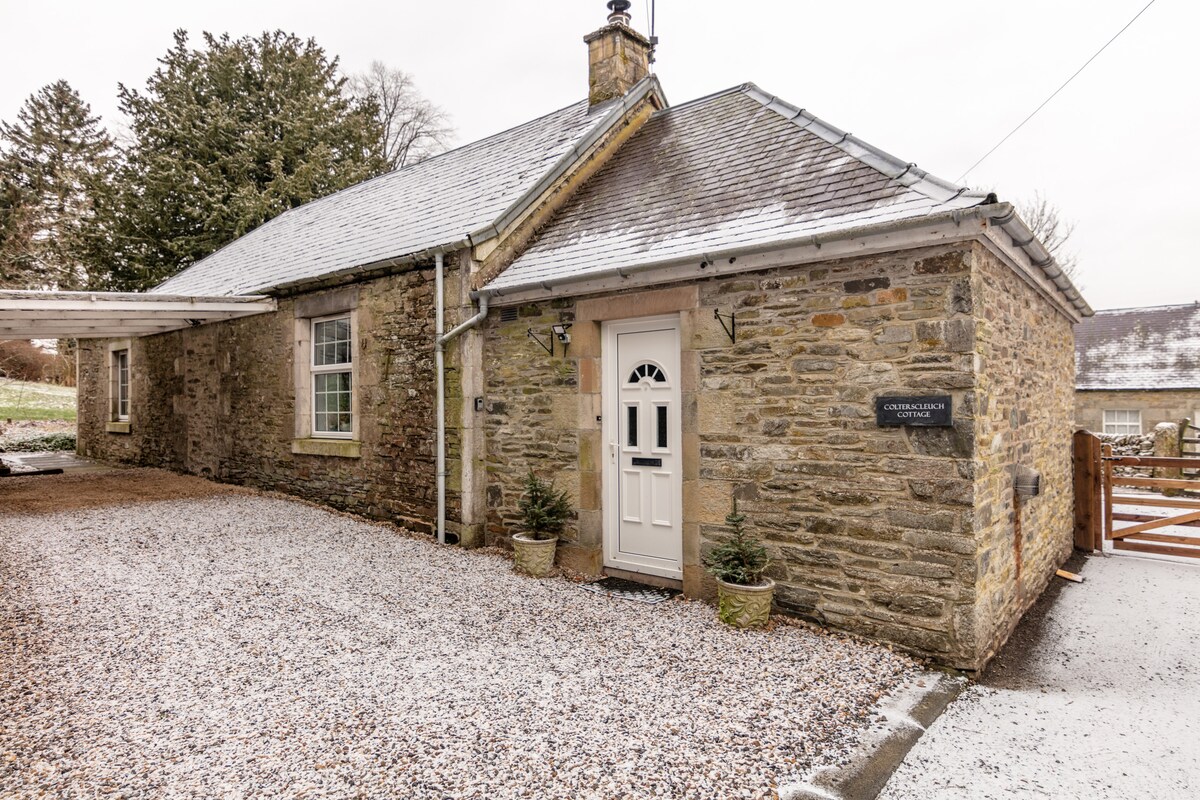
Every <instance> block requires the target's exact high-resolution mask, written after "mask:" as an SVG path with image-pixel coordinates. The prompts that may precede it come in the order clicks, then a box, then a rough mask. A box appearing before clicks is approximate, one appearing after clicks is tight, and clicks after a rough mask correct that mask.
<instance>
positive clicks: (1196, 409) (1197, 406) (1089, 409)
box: [1075, 375, 1200, 434]
mask: <svg viewBox="0 0 1200 800" xmlns="http://www.w3.org/2000/svg"><path fill="white" fill-rule="evenodd" d="M1197 380H1198V381H1200V375H1198V376H1197ZM1105 409H1109V410H1112V411H1116V410H1122V411H1141V412H1142V433H1144V434H1148V433H1150V432H1152V431H1153V430H1154V427H1155V426H1156V425H1158V424H1159V423H1160V422H1175V423H1179V422H1182V421H1183V420H1185V419H1191V420H1193V421H1196V417H1197V416H1198V415H1200V389H1192V390H1190V391H1183V390H1163V391H1113V392H1106V391H1096V390H1087V391H1077V392H1075V425H1076V427H1079V428H1083V429H1085V430H1089V431H1091V432H1092V433H1103V432H1104V410H1105Z"/></svg>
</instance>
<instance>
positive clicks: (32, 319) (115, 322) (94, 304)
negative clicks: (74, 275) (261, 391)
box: [0, 291, 275, 339]
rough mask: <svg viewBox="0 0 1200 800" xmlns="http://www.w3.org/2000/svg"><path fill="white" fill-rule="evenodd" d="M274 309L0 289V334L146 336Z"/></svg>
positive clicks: (164, 297) (261, 301) (180, 298)
mask: <svg viewBox="0 0 1200 800" xmlns="http://www.w3.org/2000/svg"><path fill="white" fill-rule="evenodd" d="M274 310H275V300H273V299H272V298H269V297H260V296H241V297H191V296H187V295H170V294H135V293H124V292H22V291H0V339H114V338H126V337H134V336H149V335H151V334H155V333H164V332H166V331H174V330H179V329H181V328H191V327H195V326H197V325H203V324H204V323H206V322H218V321H220V320H225V319H234V318H235V317H248V316H252V315H254V314H263V313H266V312H268V311H274Z"/></svg>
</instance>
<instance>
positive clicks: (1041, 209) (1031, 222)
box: [1017, 192, 1079, 283]
mask: <svg viewBox="0 0 1200 800" xmlns="http://www.w3.org/2000/svg"><path fill="white" fill-rule="evenodd" d="M1017 213H1019V214H1020V215H1021V219H1023V220H1025V224H1026V225H1028V226H1029V229H1030V230H1031V231H1033V233H1034V235H1035V236H1037V237H1038V239H1039V240H1041V242H1042V244H1043V245H1044V246H1045V248H1046V249H1047V250H1048V251H1049V252H1050V255H1052V256H1054V260H1055V261H1057V262H1058V266H1059V267H1061V268H1062V271H1063V272H1065V273H1066V274H1067V277H1068V278H1070V279H1071V280H1072V281H1074V282H1075V283H1078V282H1079V281H1078V279H1079V256H1078V255H1077V254H1076V253H1075V251H1074V250H1070V249H1068V248H1067V242H1068V241H1069V240H1070V238H1071V234H1072V233H1074V232H1075V223H1073V222H1067V221H1066V220H1064V219H1063V218H1062V214H1061V213H1060V212H1059V210H1058V206H1056V205H1054V204H1053V203H1051V202H1050V201H1049V200H1047V199H1046V197H1045V196H1044V195H1043V194H1042V193H1041V192H1036V193H1034V195H1033V199H1032V200H1027V201H1024V202H1019V203H1017Z"/></svg>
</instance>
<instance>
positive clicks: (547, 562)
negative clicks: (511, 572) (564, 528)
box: [512, 533, 558, 578]
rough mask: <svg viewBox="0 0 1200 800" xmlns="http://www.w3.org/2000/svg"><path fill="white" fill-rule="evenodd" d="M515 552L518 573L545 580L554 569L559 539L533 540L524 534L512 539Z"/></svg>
mask: <svg viewBox="0 0 1200 800" xmlns="http://www.w3.org/2000/svg"><path fill="white" fill-rule="evenodd" d="M512 543H513V552H514V553H515V554H516V559H515V563H514V565H513V566H514V567H515V568H516V570H517V572H524V573H525V574H526V575H532V576H533V577H535V578H544V577H546V576H547V575H549V574H550V570H551V569H552V568H553V567H554V548H555V547H556V546H557V545H558V537H555V538H553V539H532V538H530V537H529V536H527V535H526V534H524V533H517V534H514V535H513V537H512Z"/></svg>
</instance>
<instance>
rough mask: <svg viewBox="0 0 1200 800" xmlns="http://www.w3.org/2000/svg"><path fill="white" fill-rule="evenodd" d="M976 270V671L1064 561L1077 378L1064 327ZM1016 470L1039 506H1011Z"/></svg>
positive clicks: (997, 269) (997, 270) (991, 272)
mask: <svg viewBox="0 0 1200 800" xmlns="http://www.w3.org/2000/svg"><path fill="white" fill-rule="evenodd" d="M973 260H974V264H975V268H974V271H973V275H972V284H973V287H974V290H973V293H974V303H975V315H976V319H977V322H976V335H975V338H976V353H977V358H978V367H977V381H978V383H977V388H976V396H977V398H978V403H977V409H976V421H975V442H976V447H975V459H974V471H975V508H974V528H975V536H976V540H977V544H978V547H979V552H978V556H977V561H976V568H977V570H978V586H977V587H976V591H977V594H978V601H977V604H976V612H975V632H976V634H975V635H976V637H977V641H976V650H977V652H978V653H979V656H978V658H979V662H980V664H982V663H985V662H986V661H987V660H988V659H990V658H991V657H992V655H994V654H995V652H996V651H997V650H998V649H999V647H1000V645H1002V644H1003V643H1004V641H1005V640H1006V639H1007V638H1008V635H1009V633H1011V631H1012V629H1013V627H1015V625H1016V623H1017V621H1018V619H1019V618H1020V615H1021V614H1023V613H1024V612H1025V610H1026V609H1027V608H1028V607H1029V606H1030V605H1031V604H1032V603H1033V601H1034V600H1036V599H1037V597H1038V595H1040V594H1041V592H1042V590H1043V589H1044V588H1045V586H1046V584H1047V583H1048V582H1049V580H1050V578H1051V577H1052V576H1053V575H1054V571H1055V569H1056V568H1057V567H1058V566H1059V565H1061V563H1062V562H1063V561H1064V560H1066V558H1067V556H1068V555H1070V552H1071V545H1072V530H1073V524H1074V517H1073V503H1074V495H1073V482H1072V466H1071V436H1072V433H1073V431H1074V426H1073V424H1072V408H1073V394H1074V385H1075V370H1074V335H1073V332H1072V328H1071V323H1070V321H1069V320H1067V319H1066V318H1065V317H1064V316H1062V315H1061V314H1059V313H1058V312H1056V311H1055V310H1054V308H1053V307H1052V306H1051V305H1050V304H1049V303H1047V302H1046V301H1045V300H1043V299H1042V297H1041V296H1040V295H1039V294H1038V293H1037V292H1036V291H1035V290H1034V289H1033V288H1031V287H1030V286H1029V285H1028V284H1026V283H1025V282H1024V281H1023V280H1022V279H1021V278H1019V277H1018V276H1017V275H1016V274H1015V273H1014V272H1013V271H1012V270H1010V269H1009V268H1008V267H1006V266H1005V265H1003V264H1002V263H1001V262H1000V261H999V260H998V259H997V258H996V257H995V256H993V255H992V254H991V253H989V252H987V251H986V250H984V249H983V248H982V247H977V248H976V249H975V252H974V253H973ZM1016 466H1019V467H1024V468H1027V469H1033V470H1036V471H1037V472H1039V473H1040V474H1041V495H1040V496H1038V497H1021V498H1016V497H1014V493H1013V467H1016Z"/></svg>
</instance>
